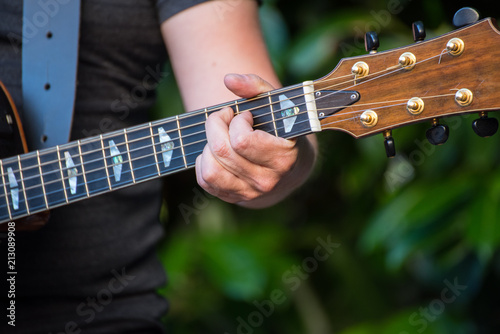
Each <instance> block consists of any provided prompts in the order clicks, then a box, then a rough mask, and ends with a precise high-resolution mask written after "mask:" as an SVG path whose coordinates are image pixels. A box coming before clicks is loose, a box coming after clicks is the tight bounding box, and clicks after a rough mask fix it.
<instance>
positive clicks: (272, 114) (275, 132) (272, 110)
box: [267, 92, 278, 137]
mask: <svg viewBox="0 0 500 334" xmlns="http://www.w3.org/2000/svg"><path fill="white" fill-rule="evenodd" d="M267 98H268V99H269V108H270V109H271V117H272V119H273V126H274V135H275V136H276V137H278V129H277V128H276V119H275V118H274V108H273V100H272V99H271V93H270V92H268V93H267Z"/></svg>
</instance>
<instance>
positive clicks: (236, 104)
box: [234, 101, 241, 115]
mask: <svg viewBox="0 0 500 334" xmlns="http://www.w3.org/2000/svg"><path fill="white" fill-rule="evenodd" d="M234 106H235V108H236V111H235V113H236V115H239V114H241V111H240V105H239V104H238V101H234Z"/></svg>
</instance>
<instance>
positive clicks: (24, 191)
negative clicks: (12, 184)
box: [17, 155, 31, 214]
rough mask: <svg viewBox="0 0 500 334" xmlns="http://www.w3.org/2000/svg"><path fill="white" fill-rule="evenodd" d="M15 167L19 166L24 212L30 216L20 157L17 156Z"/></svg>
mask: <svg viewBox="0 0 500 334" xmlns="http://www.w3.org/2000/svg"><path fill="white" fill-rule="evenodd" d="M17 165H18V166H19V178H20V181H21V188H22V189H23V195H24V198H25V201H26V212H27V213H28V214H31V211H30V206H29V202H28V196H26V185H25V184H24V175H23V167H22V166H21V156H20V155H18V156H17Z"/></svg>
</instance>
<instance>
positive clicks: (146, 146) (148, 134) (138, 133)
mask: <svg viewBox="0 0 500 334" xmlns="http://www.w3.org/2000/svg"><path fill="white" fill-rule="evenodd" d="M127 138H128V146H127V147H128V150H129V151H128V152H129V156H130V168H131V169H132V171H133V175H134V178H135V180H136V182H138V181H141V180H149V179H151V178H152V177H154V176H156V175H161V173H160V168H159V166H158V165H159V163H158V157H157V155H156V148H155V145H154V133H153V128H152V126H151V123H150V125H149V127H143V126H140V127H135V128H132V129H130V130H129V131H127Z"/></svg>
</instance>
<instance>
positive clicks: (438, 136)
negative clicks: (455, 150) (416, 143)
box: [425, 124, 450, 145]
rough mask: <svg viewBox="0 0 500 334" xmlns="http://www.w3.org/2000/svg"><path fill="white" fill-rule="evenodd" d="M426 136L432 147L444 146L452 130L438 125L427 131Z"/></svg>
mask: <svg viewBox="0 0 500 334" xmlns="http://www.w3.org/2000/svg"><path fill="white" fill-rule="evenodd" d="M425 136H426V137H427V140H428V141H429V143H431V144H432V145H442V144H444V143H446V141H447V140H448V137H449V136H450V129H449V128H448V126H447V125H443V124H436V125H433V126H432V127H431V128H430V129H429V130H427V132H426V133H425Z"/></svg>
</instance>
